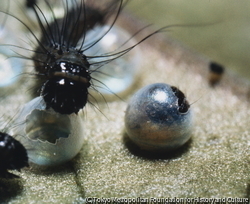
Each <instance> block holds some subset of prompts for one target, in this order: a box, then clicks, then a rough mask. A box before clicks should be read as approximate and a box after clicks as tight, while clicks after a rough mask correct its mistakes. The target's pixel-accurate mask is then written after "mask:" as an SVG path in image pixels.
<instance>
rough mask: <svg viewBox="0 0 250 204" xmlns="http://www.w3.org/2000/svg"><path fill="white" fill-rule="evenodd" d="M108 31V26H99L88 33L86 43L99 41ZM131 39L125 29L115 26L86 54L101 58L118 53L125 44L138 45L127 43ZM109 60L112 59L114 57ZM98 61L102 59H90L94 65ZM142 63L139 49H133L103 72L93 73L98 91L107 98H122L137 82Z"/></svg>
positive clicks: (103, 68) (108, 65)
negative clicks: (115, 95)
mask: <svg viewBox="0 0 250 204" xmlns="http://www.w3.org/2000/svg"><path fill="white" fill-rule="evenodd" d="M108 29H109V26H107V25H104V26H97V27H96V28H94V29H93V30H91V31H89V32H88V33H87V35H86V42H91V41H92V42H93V41H95V40H97V39H98V38H100V36H102V35H103V34H104V33H105V32H107V30H108ZM129 38H130V35H129V34H128V33H127V32H126V31H125V30H124V29H122V28H121V27H119V26H116V25H114V26H113V27H112V29H111V30H110V31H109V32H108V33H107V34H106V35H105V36H104V37H103V38H102V39H101V40H100V42H99V43H98V44H96V45H95V46H93V47H92V48H90V49H88V50H86V52H85V54H86V55H87V56H94V55H98V56H99V55H100V56H101V55H102V54H104V53H112V52H114V51H116V52H118V51H119V50H120V49H121V48H122V46H123V44H126V47H131V46H133V45H134V44H135V43H136V42H135V40H134V39H130V40H129V41H128V42H126V43H125V41H126V40H128V39H129ZM109 58H110V59H111V58H112V56H110V57H109ZM107 59H108V58H107ZM98 60H100V59H98V58H94V59H93V60H91V59H90V61H89V62H90V64H93V63H96V62H98ZM140 62H141V56H140V51H139V50H138V49H133V50H131V51H130V52H129V53H127V54H126V55H124V56H122V57H120V58H118V59H116V60H114V61H111V62H110V63H108V64H107V65H104V66H103V67H102V69H101V72H99V71H96V72H95V71H93V73H92V75H91V76H92V79H93V81H94V86H95V88H96V90H97V91H98V92H99V93H101V94H102V95H104V96H105V97H107V96H113V94H119V96H121V95H122V94H123V93H125V92H127V91H128V90H129V88H130V87H131V86H132V85H133V83H134V82H135V80H136V78H137V76H138V73H139V67H140ZM103 84H105V85H103ZM95 93H96V92H93V93H92V92H91V95H94V94H95Z"/></svg>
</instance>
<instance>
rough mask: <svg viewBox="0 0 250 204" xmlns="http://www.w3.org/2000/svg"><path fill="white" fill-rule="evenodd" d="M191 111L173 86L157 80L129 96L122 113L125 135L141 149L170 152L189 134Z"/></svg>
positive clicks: (187, 138)
mask: <svg viewBox="0 0 250 204" xmlns="http://www.w3.org/2000/svg"><path fill="white" fill-rule="evenodd" d="M192 118H193V117H192V110H191V107H190V105H189V103H188V101H187V100H186V97H185V95H184V94H183V93H182V92H181V91H180V90H179V89H178V88H176V87H174V86H170V85H168V84H164V83H156V84H151V85H148V86H145V87H143V88H142V89H140V90H139V91H138V92H137V93H135V95H134V96H133V97H132V98H131V100H130V102H129V104H128V107H127V110H126V113H125V128H126V132H127V135H128V137H129V138H130V139H131V140H132V141H133V142H134V143H135V144H136V145H137V146H139V147H140V148H141V149H144V150H150V151H171V150H174V149H177V148H179V147H180V146H182V145H183V144H185V143H186V142H187V141H188V140H189V139H190V137H191V132H192V127H193V119H192Z"/></svg>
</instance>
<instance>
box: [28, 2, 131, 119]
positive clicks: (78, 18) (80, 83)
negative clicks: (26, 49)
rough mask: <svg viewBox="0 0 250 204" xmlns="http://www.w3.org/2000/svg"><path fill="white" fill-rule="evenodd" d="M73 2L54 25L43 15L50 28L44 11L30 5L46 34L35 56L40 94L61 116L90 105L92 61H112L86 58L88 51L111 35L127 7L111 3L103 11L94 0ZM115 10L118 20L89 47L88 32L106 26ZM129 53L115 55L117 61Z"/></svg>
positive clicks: (121, 3)
mask: <svg viewBox="0 0 250 204" xmlns="http://www.w3.org/2000/svg"><path fill="white" fill-rule="evenodd" d="M46 2H47V1H46ZM72 2H73V3H72ZM72 2H71V3H72V4H73V6H72V7H71V8H70V9H69V5H68V4H69V1H65V6H66V12H65V14H64V17H63V18H61V19H57V18H55V17H54V20H53V22H51V23H48V22H47V20H46V18H45V17H44V16H43V17H44V19H43V20H45V22H46V23H45V24H46V25H43V24H42V19H41V18H42V17H40V16H39V13H40V14H42V15H43V13H42V11H41V10H40V8H39V7H38V6H37V5H36V4H33V5H30V6H31V7H32V9H33V11H34V12H35V14H36V16H37V20H38V22H39V25H40V28H41V31H42V37H41V39H39V40H38V39H37V42H38V46H37V48H36V49H35V51H34V53H35V54H34V55H33V57H32V59H33V61H34V65H35V70H36V71H37V73H38V74H37V75H36V76H37V78H38V81H39V82H38V83H37V84H39V88H38V90H39V95H41V96H43V98H44V100H45V102H46V105H47V108H50V107H51V108H53V109H54V110H55V111H56V112H58V113H61V114H71V113H78V111H79V110H80V109H82V108H83V107H84V106H85V104H86V103H87V100H88V94H89V93H88V88H89V87H90V86H91V71H90V66H91V65H92V64H91V63H90V62H89V61H90V59H92V58H97V57H102V58H103V59H104V60H102V62H99V65H101V64H102V63H107V62H108V61H110V60H106V59H105V57H108V56H109V55H106V56H105V55H103V56H86V55H85V54H84V52H85V51H86V50H87V49H89V48H91V47H92V46H94V45H95V44H96V43H98V41H100V40H101V39H102V38H103V37H104V36H105V34H106V33H108V32H109V30H110V29H111V28H112V26H113V24H114V23H115V21H116V18H117V17H118V15H119V13H120V11H121V8H122V6H123V1H117V0H116V1H114V0H113V1H109V2H107V3H106V5H105V7H103V8H101V9H100V8H97V7H95V6H94V5H95V3H96V2H95V3H93V2H94V1H90V3H88V1H86V2H85V1H80V3H77V2H76V1H72ZM47 4H49V3H48V2H47ZM115 10H117V12H116V15H115V19H114V20H113V24H111V26H110V28H109V29H108V31H107V32H106V33H104V35H103V36H101V37H100V38H99V39H97V40H96V41H95V42H93V43H92V44H90V45H89V44H88V45H87V46H85V37H86V33H87V32H88V31H89V30H91V29H92V28H93V27H95V26H97V25H104V24H105V23H106V22H107V20H108V19H109V17H110V15H111V14H113V12H115ZM51 12H52V11H51ZM53 15H54V14H53ZM79 45H80V46H79ZM125 52H127V50H125V51H123V52H121V53H116V54H114V59H115V58H117V57H118V56H120V55H122V54H124V53H125ZM41 85H42V87H41Z"/></svg>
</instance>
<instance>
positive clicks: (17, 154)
mask: <svg viewBox="0 0 250 204" xmlns="http://www.w3.org/2000/svg"><path fill="white" fill-rule="evenodd" d="M27 166H29V165H28V156H27V152H26V149H25V148H24V146H23V145H22V144H21V143H20V142H19V141H17V140H15V139H14V138H13V137H11V136H10V135H8V134H6V133H4V132H0V177H3V178H14V177H17V176H15V175H14V174H11V173H9V172H8V171H7V170H20V169H21V168H23V167H27Z"/></svg>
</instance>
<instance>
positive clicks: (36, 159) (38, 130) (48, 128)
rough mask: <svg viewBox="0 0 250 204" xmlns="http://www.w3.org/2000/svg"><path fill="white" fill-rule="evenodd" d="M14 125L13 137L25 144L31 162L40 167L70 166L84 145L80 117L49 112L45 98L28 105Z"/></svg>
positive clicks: (37, 99)
mask: <svg viewBox="0 0 250 204" xmlns="http://www.w3.org/2000/svg"><path fill="white" fill-rule="evenodd" d="M15 123H16V125H15V128H13V130H12V131H13V133H12V134H13V137H15V138H16V139H17V140H19V141H20V142H22V144H23V145H24V147H25V148H26V149H27V153H28V157H29V160H30V161H31V162H32V163H35V164H38V165H45V166H54V165H58V164H62V163H64V162H67V161H69V160H71V159H72V158H73V157H75V156H76V154H77V153H78V152H79V151H80V150H81V148H82V145H83V142H84V138H83V123H82V120H81V117H80V116H78V115H76V114H71V115H66V114H64V115H62V114H59V113H56V112H54V111H53V110H52V109H48V110H46V104H45V102H44V101H43V98H42V97H37V98H35V99H33V100H32V101H30V102H28V103H27V104H25V106H24V107H23V109H22V110H21V111H20V113H19V115H18V116H17V118H16V121H15Z"/></svg>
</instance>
